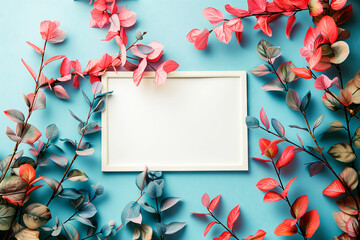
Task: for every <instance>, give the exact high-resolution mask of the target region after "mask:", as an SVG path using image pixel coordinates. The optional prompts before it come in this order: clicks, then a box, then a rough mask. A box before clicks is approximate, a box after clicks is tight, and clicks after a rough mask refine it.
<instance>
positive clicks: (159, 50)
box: [146, 41, 164, 62]
mask: <svg viewBox="0 0 360 240" xmlns="http://www.w3.org/2000/svg"><path fill="white" fill-rule="evenodd" d="M148 46H149V47H152V48H153V49H154V51H152V52H151V53H149V54H148V55H147V58H146V59H147V60H148V61H149V62H157V61H158V60H159V59H160V57H161V55H162V54H163V52H164V51H163V48H164V46H163V45H162V44H161V43H159V42H156V41H153V42H151V43H150V44H148Z"/></svg>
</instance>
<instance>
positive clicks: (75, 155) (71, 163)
mask: <svg viewBox="0 0 360 240" xmlns="http://www.w3.org/2000/svg"><path fill="white" fill-rule="evenodd" d="M94 102H95V94H94V96H93V100H92V102H91V104H90V108H89V112H88V116H87V119H86V122H85V124H84V127H85V126H86V125H87V124H88V123H89V120H90V117H91V109H92V107H93V105H94ZM84 133H85V131H82V133H81V137H80V140H79V143H78V145H77V147H76V149H75V154H74V157H73V158H72V160H71V162H70V164H69V166H68V167H67V168H66V170H65V172H64V174H63V176H62V178H61V180H60V182H59V184H58V186H57V187H56V189H55V190H54V191H53V193H52V195H51V197H50V199H49V201H48V202H47V204H46V206H49V204H50V203H51V201H52V200H53V199H54V198H55V196H56V194H57V192H58V190H59V188H60V186H61V184H62V183H63V182H64V180H65V177H66V175H67V173H68V172H69V170H70V168H71V166H72V165H73V163H74V162H75V160H76V158H77V157H78V154H77V153H76V151H77V150H79V148H80V146H81V142H82V139H83V137H84V135H85V134H84Z"/></svg>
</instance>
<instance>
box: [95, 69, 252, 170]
mask: <svg viewBox="0 0 360 240" xmlns="http://www.w3.org/2000/svg"><path fill="white" fill-rule="evenodd" d="M153 77H154V73H151V72H149V73H146V74H145V77H144V78H143V80H142V82H141V83H140V86H139V87H136V86H135V85H134V83H133V81H132V74H131V73H128V72H118V73H115V72H109V73H106V74H105V75H104V76H103V77H102V82H103V84H104V89H103V91H111V90H113V91H114V93H113V95H112V96H109V97H107V107H106V110H105V111H104V112H103V114H102V127H103V129H102V171H142V170H143V169H144V167H145V165H147V166H148V167H149V169H150V170H153V171H155V170H159V171H237V170H248V140H247V139H248V134H247V128H246V124H245V117H246V115H247V94H246V92H247V91H246V72H243V71H237V72H175V73H172V74H169V76H168V80H167V82H166V83H165V84H164V85H161V86H157V85H154V84H153V83H152V80H153Z"/></svg>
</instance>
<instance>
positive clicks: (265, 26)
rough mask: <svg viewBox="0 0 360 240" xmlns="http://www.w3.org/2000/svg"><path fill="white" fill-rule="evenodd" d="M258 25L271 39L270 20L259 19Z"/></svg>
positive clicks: (263, 17)
mask: <svg viewBox="0 0 360 240" xmlns="http://www.w3.org/2000/svg"><path fill="white" fill-rule="evenodd" d="M257 24H258V26H259V27H260V29H261V31H263V33H265V34H266V35H268V36H269V37H271V36H272V30H271V28H270V26H269V20H268V17H267V16H260V17H258V19H257Z"/></svg>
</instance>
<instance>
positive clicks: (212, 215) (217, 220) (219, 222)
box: [208, 209, 240, 240]
mask: <svg viewBox="0 0 360 240" xmlns="http://www.w3.org/2000/svg"><path fill="white" fill-rule="evenodd" d="M208 211H209V213H210V216H211V217H213V218H214V219H215V221H216V222H217V223H218V224H220V225H221V226H222V227H223V228H225V230H226V231H227V232H228V233H230V234H231V236H233V237H234V238H235V239H237V240H240V239H239V238H238V237H237V236H236V235H235V234H234V233H233V231H231V230H230V229H229V228H227V227H226V226H225V225H224V224H223V223H222V222H221V221H220V220H219V219H217V218H216V217H215V216H214V214H213V213H212V212H211V211H210V210H209V209H208Z"/></svg>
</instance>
